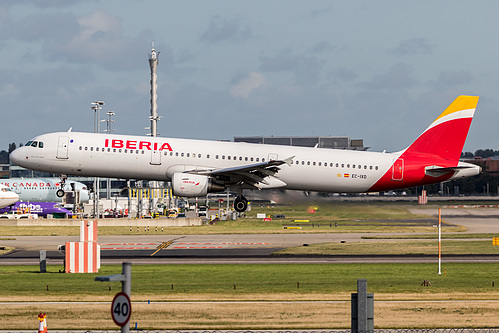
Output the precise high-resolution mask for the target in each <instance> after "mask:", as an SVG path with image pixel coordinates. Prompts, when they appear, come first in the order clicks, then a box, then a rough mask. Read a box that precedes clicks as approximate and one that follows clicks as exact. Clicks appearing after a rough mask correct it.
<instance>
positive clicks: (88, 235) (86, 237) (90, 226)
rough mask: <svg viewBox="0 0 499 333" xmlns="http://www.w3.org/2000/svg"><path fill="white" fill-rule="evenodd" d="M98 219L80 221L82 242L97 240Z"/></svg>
mask: <svg viewBox="0 0 499 333" xmlns="http://www.w3.org/2000/svg"><path fill="white" fill-rule="evenodd" d="M97 231H98V230H97V221H80V242H97V238H98V232H97Z"/></svg>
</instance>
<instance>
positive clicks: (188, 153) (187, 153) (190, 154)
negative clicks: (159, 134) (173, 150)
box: [182, 153, 191, 157]
mask: <svg viewBox="0 0 499 333" xmlns="http://www.w3.org/2000/svg"><path fill="white" fill-rule="evenodd" d="M182 156H183V155H182ZM189 156H191V154H189V153H187V157H189Z"/></svg>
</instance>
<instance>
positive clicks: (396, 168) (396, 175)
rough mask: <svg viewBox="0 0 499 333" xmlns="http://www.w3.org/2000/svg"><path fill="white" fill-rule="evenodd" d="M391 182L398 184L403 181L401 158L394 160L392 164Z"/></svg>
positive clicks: (402, 161) (402, 162)
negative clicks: (397, 182)
mask: <svg viewBox="0 0 499 333" xmlns="http://www.w3.org/2000/svg"><path fill="white" fill-rule="evenodd" d="M392 180H395V181H399V182H401V181H403V180H404V160H403V159H401V158H399V159H397V160H395V161H394V163H393V166H392Z"/></svg>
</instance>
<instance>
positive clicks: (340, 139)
mask: <svg viewBox="0 0 499 333" xmlns="http://www.w3.org/2000/svg"><path fill="white" fill-rule="evenodd" d="M234 142H247V143H256V144H268V145H282V146H298V147H318V148H330V149H348V150H367V149H368V148H369V147H364V140H363V139H350V137H348V136H238V137H234Z"/></svg>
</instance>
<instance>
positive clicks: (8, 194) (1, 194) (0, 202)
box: [0, 184, 19, 208]
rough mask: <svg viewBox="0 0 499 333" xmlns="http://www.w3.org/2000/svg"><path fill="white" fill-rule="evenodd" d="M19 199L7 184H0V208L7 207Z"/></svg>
mask: <svg viewBox="0 0 499 333" xmlns="http://www.w3.org/2000/svg"><path fill="white" fill-rule="evenodd" d="M17 201H19V196H18V195H17V194H16V193H14V192H12V191H11V190H10V189H9V188H8V187H7V186H4V185H1V184H0V208H3V207H7V206H10V205H13V204H15V203H16V202H17Z"/></svg>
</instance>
